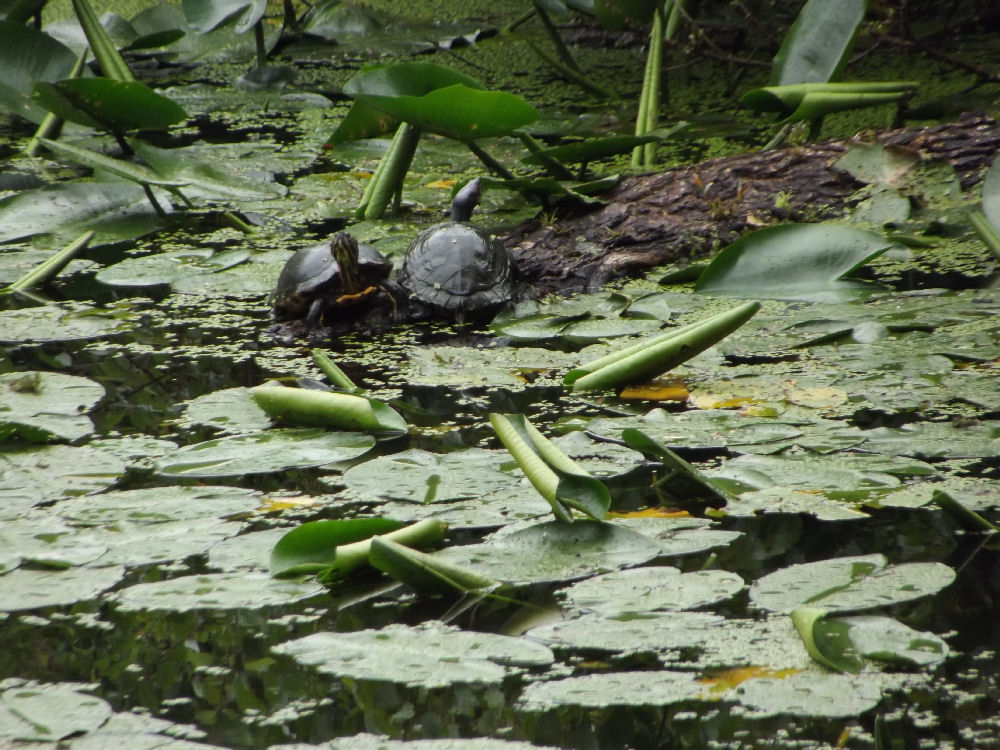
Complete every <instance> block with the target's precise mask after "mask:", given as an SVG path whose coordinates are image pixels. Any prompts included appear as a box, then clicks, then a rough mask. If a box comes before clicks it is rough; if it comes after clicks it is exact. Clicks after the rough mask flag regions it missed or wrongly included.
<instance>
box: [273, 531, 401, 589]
mask: <svg viewBox="0 0 1000 750" xmlns="http://www.w3.org/2000/svg"><path fill="white" fill-rule="evenodd" d="M404 525H405V524H403V523H402V522H401V521H393V520H390V519H388V518H347V519H342V520H335V521H309V522H308V523H304V524H302V525H301V526H296V527H295V528H294V529H292V530H291V531H288V532H286V533H285V535H284V536H282V537H281V539H280V540H279V541H278V543H277V544H276V545H274V549H273V550H272V551H271V563H270V568H271V575H273V576H295V575H300V574H303V573H316V572H319V571H321V570H325V569H326V568H329V567H330V566H332V565H333V564H334V561H335V560H336V556H337V555H336V552H337V547H339V546H340V545H342V544H351V543H353V542H359V541H361V540H363V539H369V538H371V537H373V536H375V535H376V534H385V533H386V532H389V531H395V530H396V529H399V528H401V527H402V526H404Z"/></svg>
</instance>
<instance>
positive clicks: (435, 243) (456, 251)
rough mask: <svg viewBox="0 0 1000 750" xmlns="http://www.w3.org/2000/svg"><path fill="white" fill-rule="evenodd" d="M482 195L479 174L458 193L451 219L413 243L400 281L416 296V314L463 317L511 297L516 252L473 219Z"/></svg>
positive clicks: (417, 238) (414, 305) (423, 234)
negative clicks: (514, 254) (509, 249)
mask: <svg viewBox="0 0 1000 750" xmlns="http://www.w3.org/2000/svg"><path fill="white" fill-rule="evenodd" d="M482 194H483V193H482V186H481V185H480V183H479V178H478V177H477V178H476V179H474V180H472V181H471V182H469V184H467V185H466V186H465V187H464V188H462V189H461V190H460V191H459V192H458V194H457V195H456V196H455V200H454V201H453V202H452V206H451V221H446V222H444V223H442V224H437V225H435V226H433V227H431V228H429V229H425V230H424V231H422V232H421V233H420V234H418V235H417V236H416V237H415V238H414V240H413V242H411V243H410V247H409V249H408V250H407V251H406V257H404V258H403V267H402V268H401V269H400V272H399V276H398V278H397V279H396V281H397V283H398V284H399V286H400V287H402V288H403V289H404V290H405V291H406V292H407V293H408V294H409V295H410V303H411V306H412V308H413V312H414V314H415V316H416V317H427V316H428V315H431V314H435V313H436V314H442V313H443V314H445V315H449V316H454V317H456V318H458V319H459V320H462V319H464V318H466V317H473V316H475V315H477V314H480V313H485V312H490V311H492V310H495V309H497V308H499V307H502V306H503V305H506V304H507V303H508V302H510V301H511V299H512V297H513V293H514V290H513V277H514V272H515V269H514V263H513V261H512V260H511V257H510V253H508V252H507V249H506V248H505V247H504V246H503V244H502V243H501V242H500V241H499V240H497V239H496V238H494V237H491V236H490V234H489V233H488V232H487V231H486V230H485V229H482V228H481V227H477V226H475V225H474V224H469V223H468V221H469V218H470V217H471V216H472V211H473V209H474V208H475V207H476V205H477V204H478V203H479V199H480V197H482Z"/></svg>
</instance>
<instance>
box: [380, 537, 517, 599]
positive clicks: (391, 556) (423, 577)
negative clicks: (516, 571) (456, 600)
mask: <svg viewBox="0 0 1000 750" xmlns="http://www.w3.org/2000/svg"><path fill="white" fill-rule="evenodd" d="M368 560H369V562H370V563H371V565H372V567H373V568H378V569H379V570H381V571H382V572H383V573H386V574H388V575H390V576H392V577H393V578H395V579H396V580H397V581H400V582H402V583H405V584H408V585H410V586H412V587H413V588H415V589H417V590H420V591H440V592H444V593H449V592H451V591H458V592H460V593H463V594H467V593H469V592H472V591H480V590H482V589H493V588H496V587H497V586H498V585H499V584H498V583H497V582H496V581H494V580H491V579H489V578H486V577H485V576H482V575H480V574H479V573H476V572H475V571H474V570H469V569H468V568H463V567H461V566H460V565H455V564H454V563H450V562H447V561H445V560H443V559H441V558H439V557H435V556H434V555H428V554H427V553H426V552H420V551H419V550H415V549H411V548H410V547H406V546H404V545H402V544H399V543H397V542H394V541H392V540H391V539H389V538H387V537H382V536H376V537H373V538H372V540H371V552H370V553H369V556H368Z"/></svg>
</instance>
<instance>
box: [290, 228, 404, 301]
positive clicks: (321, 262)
mask: <svg viewBox="0 0 1000 750" xmlns="http://www.w3.org/2000/svg"><path fill="white" fill-rule="evenodd" d="M391 270H392V261H390V260H389V259H388V258H386V257H385V256H384V255H382V253H380V252H379V251H378V250H376V249H375V248H373V247H372V246H370V245H359V246H358V279H359V281H360V282H361V284H362V287H366V286H370V285H373V284H377V283H378V282H380V281H382V280H384V279H386V278H387V277H388V276H389V272H390V271H391ZM343 286H344V285H343V278H342V276H341V272H340V264H339V263H338V262H337V259H336V258H335V257H334V255H333V242H332V241H326V242H319V243H317V244H315V245H310V246H309V247H304V248H302V249H301V250H298V251H296V252H295V253H294V254H293V255H292V257H291V258H289V259H288V261H287V262H286V263H285V266H284V268H282V269H281V274H280V275H279V276H278V283H277V285H276V286H275V288H274V293H273V294H272V295H271V302H272V304H273V305H274V312H275V315H277V316H278V317H279V318H284V319H291V318H296V317H301V316H303V315H305V314H306V313H307V312H308V310H309V307H310V306H311V305H312V303H313V301H314V300H315V299H316V298H317V297H319V296H323V295H328V296H329V297H330V298H331V303H332V304H336V303H337V300H338V299H339V298H340V297H341V296H342V295H344V293H345V290H344V288H343ZM358 291H360V290H358Z"/></svg>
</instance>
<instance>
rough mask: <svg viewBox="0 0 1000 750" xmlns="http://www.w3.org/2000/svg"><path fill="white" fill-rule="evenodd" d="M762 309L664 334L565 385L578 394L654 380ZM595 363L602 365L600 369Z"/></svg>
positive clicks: (750, 305) (574, 375)
mask: <svg viewBox="0 0 1000 750" xmlns="http://www.w3.org/2000/svg"><path fill="white" fill-rule="evenodd" d="M759 309H760V303H759V302H756V301H753V302H746V303H744V304H742V305H740V306H739V307H735V308H733V309H732V310H727V311H726V312H723V313H719V314H718V315H714V316H712V317H711V318H708V319H706V320H702V321H700V322H698V323H692V324H691V325H687V326H683V327H682V328H679V329H677V330H676V331H674V332H673V335H667V334H662V335H660V336H657V337H656V338H654V339H652V340H651V341H649V342H646V343H645V344H644V345H643V344H638V345H636V346H633V347H629V349H628V350H627V351H629V352H631V353H630V354H628V355H627V356H624V357H621V355H619V356H618V357H613V355H609V356H608V357H602V358H601V359H598V360H595V361H594V362H591V363H588V364H585V365H583V366H582V367H580V368H578V369H576V370H571V371H570V372H568V373H567V374H566V377H564V378H563V384H565V385H571V386H573V390H574V391H587V390H596V389H599V388H613V387H617V386H619V385H625V384H627V383H634V382H638V381H641V380H644V379H648V378H651V377H654V376H655V375H659V374H661V373H663V372H666V371H667V370H670V369H671V368H673V367H676V366H677V365H679V364H681V363H682V362H686V361H687V360H689V359H691V358H692V357H694V356H696V355H698V354H701V353H702V352H703V351H705V350H706V349H708V348H709V347H710V346H712V345H714V344H717V343H718V342H719V341H721V340H722V339H724V338H725V337H726V336H728V335H729V334H731V333H732V332H733V331H735V330H736V329H737V328H739V327H740V326H741V325H743V324H744V323H746V322H747V321H748V320H750V318H752V317H753V316H754V314H756V312H757V311H758V310H759ZM609 360H610V361H609ZM595 364H596V365H598V367H597V368H596V369H595V367H594V365H595Z"/></svg>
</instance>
